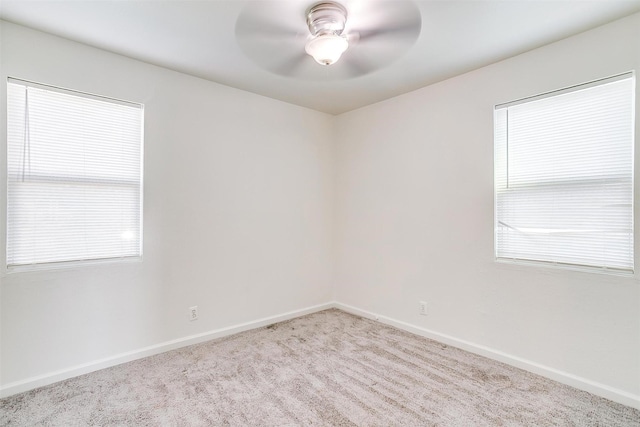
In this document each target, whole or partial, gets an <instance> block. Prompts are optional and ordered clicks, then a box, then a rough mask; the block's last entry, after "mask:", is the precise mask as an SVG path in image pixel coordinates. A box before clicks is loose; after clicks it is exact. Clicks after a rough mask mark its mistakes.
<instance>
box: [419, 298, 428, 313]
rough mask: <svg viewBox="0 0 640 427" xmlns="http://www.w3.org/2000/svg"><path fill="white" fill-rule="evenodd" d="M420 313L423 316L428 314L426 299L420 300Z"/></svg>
mask: <svg viewBox="0 0 640 427" xmlns="http://www.w3.org/2000/svg"><path fill="white" fill-rule="evenodd" d="M420 314H421V315H422V316H426V315H427V303H426V302H425V301H420Z"/></svg>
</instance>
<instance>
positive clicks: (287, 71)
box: [270, 52, 312, 77]
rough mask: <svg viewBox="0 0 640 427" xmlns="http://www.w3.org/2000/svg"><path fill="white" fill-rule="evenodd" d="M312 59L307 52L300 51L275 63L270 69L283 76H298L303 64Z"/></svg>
mask: <svg viewBox="0 0 640 427" xmlns="http://www.w3.org/2000/svg"><path fill="white" fill-rule="evenodd" d="M308 60H312V59H311V57H309V55H307V54H306V53H305V52H299V53H297V54H295V55H293V56H291V57H290V58H287V59H286V60H284V61H283V62H281V63H279V64H277V65H275V66H274V67H272V68H271V69H270V71H272V72H274V73H276V74H280V75H281V76H292V77H293V76H297V75H299V74H300V71H301V69H302V66H303V65H304V64H305V62H306V61H308Z"/></svg>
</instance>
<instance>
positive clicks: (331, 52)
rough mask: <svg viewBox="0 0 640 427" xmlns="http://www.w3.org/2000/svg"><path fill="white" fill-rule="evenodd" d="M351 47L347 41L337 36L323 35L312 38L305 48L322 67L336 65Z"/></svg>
mask: <svg viewBox="0 0 640 427" xmlns="http://www.w3.org/2000/svg"><path fill="white" fill-rule="evenodd" d="M348 47H349V42H347V39H346V38H345V37H342V36H338V35H336V34H321V35H319V36H316V37H312V38H311V39H309V41H308V42H307V45H306V46H305V49H304V50H305V51H306V52H307V53H308V54H309V55H311V56H312V57H313V59H315V60H316V62H317V63H318V64H321V65H331V64H334V63H335V62H336V61H337V60H338V59H340V56H341V55H342V54H343V53H344V51H345V50H347V48H348Z"/></svg>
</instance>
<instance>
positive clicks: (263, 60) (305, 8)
mask: <svg viewBox="0 0 640 427" xmlns="http://www.w3.org/2000/svg"><path fill="white" fill-rule="evenodd" d="M308 1H309V0H262V1H258V2H249V3H248V4H247V7H246V8H245V9H244V10H243V11H242V12H241V13H240V15H239V17H238V20H237V22H236V39H237V41H238V44H239V45H240V47H241V49H242V50H243V51H244V53H245V54H246V55H247V56H248V57H249V58H250V59H252V60H253V61H254V62H255V63H256V64H258V65H259V66H261V67H263V68H265V69H267V70H269V71H271V72H273V73H276V74H279V75H283V76H287V77H294V78H300V79H305V80H319V81H329V80H340V79H346V78H353V77H358V76H362V75H365V74H369V73H371V72H373V71H375V70H378V69H380V68H383V67H385V66H387V65H388V64H390V63H391V62H392V61H394V60H395V59H397V58H399V57H400V56H402V54H404V53H405V52H406V51H407V50H408V49H409V48H410V47H411V46H412V45H413V43H414V42H415V41H416V39H417V38H418V35H419V34H420V30H421V26H422V19H421V16H420V11H419V9H418V8H417V6H416V5H415V4H414V3H413V2H412V1H411V0H340V1H336V0H325V1H316V2H315V3H311V4H309V3H308Z"/></svg>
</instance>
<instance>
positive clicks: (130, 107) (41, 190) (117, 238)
mask: <svg viewBox="0 0 640 427" xmlns="http://www.w3.org/2000/svg"><path fill="white" fill-rule="evenodd" d="M7 89H8V90H7V92H8V94H7V104H8V109H7V110H8V114H7V116H8V119H7V128H8V129H7V133H8V141H7V142H8V144H7V145H8V162H7V172H8V204H7V220H8V221H7V222H8V227H7V264H8V265H9V266H17V265H25V264H42V263H54V262H56V263H57V262H65V261H78V260H99V259H106V258H123V257H134V256H140V254H141V214H140V209H141V204H142V203H141V202H142V198H141V172H142V168H141V149H142V120H143V110H142V106H140V105H137V104H125V103H123V102H113V101H110V100H108V99H105V98H100V99H97V98H95V97H88V96H82V95H81V94H77V95H76V94H73V93H69V92H68V91H62V90H58V89H56V88H47V87H42V86H41V85H38V86H31V85H29V84H28V83H26V82H25V83H24V84H22V83H21V82H20V81H16V80H13V79H12V80H10V82H9V83H8V88H7Z"/></svg>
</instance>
